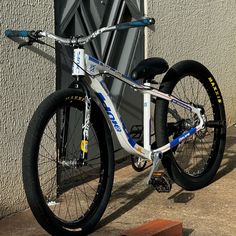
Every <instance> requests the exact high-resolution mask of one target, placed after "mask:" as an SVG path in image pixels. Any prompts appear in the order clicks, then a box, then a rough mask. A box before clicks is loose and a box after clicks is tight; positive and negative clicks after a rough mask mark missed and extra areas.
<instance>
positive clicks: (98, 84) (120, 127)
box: [91, 78, 151, 160]
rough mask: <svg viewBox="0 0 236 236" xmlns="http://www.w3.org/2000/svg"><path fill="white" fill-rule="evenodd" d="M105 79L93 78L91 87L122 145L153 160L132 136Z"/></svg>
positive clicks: (129, 150) (127, 149)
mask: <svg viewBox="0 0 236 236" xmlns="http://www.w3.org/2000/svg"><path fill="white" fill-rule="evenodd" d="M103 83H104V81H103V79H102V78H96V79H92V84H91V87H92V89H93V90H94V91H95V94H96V95H97V97H98V99H99V100H100V102H101V104H102V106H103V108H104V110H105V112H106V114H107V117H108V118H109V120H110V123H111V125H112V127H113V129H114V131H115V134H116V136H117V138H118V141H119V143H120V145H121V146H122V147H123V148H124V149H125V150H126V151H127V152H129V153H131V154H135V155H139V156H142V157H144V158H147V159H149V160H151V152H150V151H148V150H146V149H144V148H143V147H141V146H140V145H138V144H137V143H136V142H135V141H134V140H133V139H132V137H131V136H130V134H129V132H128V130H127V128H126V127H125V124H124V123H123V122H122V120H121V118H120V117H119V115H118V114H117V112H116V109H115V107H114V105H113V103H112V101H111V99H110V96H109V95H108V93H107V91H106V90H105V89H104V88H103Z"/></svg>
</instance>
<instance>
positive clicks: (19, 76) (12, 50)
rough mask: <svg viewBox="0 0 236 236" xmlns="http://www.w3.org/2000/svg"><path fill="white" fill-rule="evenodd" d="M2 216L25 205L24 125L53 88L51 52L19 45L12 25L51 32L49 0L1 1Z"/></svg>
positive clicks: (52, 54) (47, 49) (0, 113)
mask: <svg viewBox="0 0 236 236" xmlns="http://www.w3.org/2000/svg"><path fill="white" fill-rule="evenodd" d="M0 14H1V16H0V21H1V22H0V55H1V57H0V101H1V102H0V218H1V217H2V216H5V215H8V214H10V213H13V212H16V211H18V210H20V209H23V208H24V207H25V204H26V201H25V195H24V191H23V187H22V179H21V155H22V146H23V140H24V135H25V132H26V127H27V125H28V122H29V120H30V117H31V116H32V114H33V112H34V110H35V109H36V107H37V105H38V104H39V102H40V101H42V99H43V98H44V97H45V96H47V95H48V94H49V93H50V92H51V91H53V90H54V88H55V63H54V51H53V50H52V49H49V48H47V47H45V46H41V45H40V46H39V45H35V47H36V48H35V47H32V48H31V49H32V50H30V49H27V48H22V49H21V50H18V49H17V46H18V44H17V43H16V42H14V41H12V40H10V39H8V38H6V37H4V31H5V30H6V29H7V28H11V29H42V30H44V29H47V30H48V31H52V32H53V31H54V8H53V1H51V0H44V1H39V0H38V1H35V0H27V1H12V0H11V1H9V0H2V1H1V2H0Z"/></svg>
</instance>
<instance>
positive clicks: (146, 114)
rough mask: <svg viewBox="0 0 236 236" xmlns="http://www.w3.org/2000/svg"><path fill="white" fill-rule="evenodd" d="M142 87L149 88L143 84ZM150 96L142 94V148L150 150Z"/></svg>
mask: <svg viewBox="0 0 236 236" xmlns="http://www.w3.org/2000/svg"><path fill="white" fill-rule="evenodd" d="M144 86H148V87H149V86H150V83H148V82H145V83H144ZM150 143H151V95H150V94H148V93H144V95H143V147H144V148H145V149H146V150H148V151H150V150H151V144H150Z"/></svg>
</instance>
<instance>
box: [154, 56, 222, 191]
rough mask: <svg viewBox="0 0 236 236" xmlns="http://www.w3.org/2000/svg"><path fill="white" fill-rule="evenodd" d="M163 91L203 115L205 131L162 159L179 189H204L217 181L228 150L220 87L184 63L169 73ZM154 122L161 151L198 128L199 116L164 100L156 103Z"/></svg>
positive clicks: (191, 63) (198, 68)
mask: <svg viewBox="0 0 236 236" xmlns="http://www.w3.org/2000/svg"><path fill="white" fill-rule="evenodd" d="M160 90H161V91H162V92H165V93H167V94H171V95H173V96H175V97H177V98H178V99H180V100H182V101H185V102H187V103H190V104H192V105H193V106H195V107H198V108H201V109H202V111H203V114H204V115H203V117H204V120H205V128H204V129H202V130H200V131H198V132H197V133H196V134H194V135H193V136H191V137H190V138H189V139H187V140H185V141H184V142H182V143H181V144H179V145H178V146H176V147H174V148H173V149H172V150H170V151H168V152H167V153H165V154H164V157H163V165H164V167H165V168H166V169H167V170H168V173H169V175H170V177H171V178H172V179H173V180H174V181H175V182H176V183H177V184H178V185H180V186H181V187H183V188H185V189H187V190H196V189H200V188H203V187H205V186H207V185H208V184H209V183H210V181H212V179H213V178H214V176H215V174H216V172H217V170H218V168H219V166H220V163H221V160H222V157H223V153H224V148H225V139H226V125H225V110H224V104H223V99H222V95H221V93H220V90H219V87H218V85H217V83H216V81H215V79H214V77H213V76H212V74H211V73H210V72H209V71H208V69H207V68H206V67H204V66H203V65H202V64H200V63H198V62H195V61H182V62H179V63H177V64H176V65H174V66H173V67H172V68H171V69H170V70H169V71H168V72H167V74H166V76H165V77H164V79H163V81H162V83H161V86H160ZM155 121H156V125H155V126H156V140H157V145H158V147H161V146H163V145H165V144H167V143H168V142H170V141H171V140H172V139H174V138H176V137H178V136H179V135H181V134H182V133H183V132H185V131H187V130H189V129H190V128H191V127H196V125H197V124H198V123H197V122H198V119H197V117H196V115H194V114H193V113H191V112H189V111H187V110H185V109H183V108H182V107H180V106H178V105H176V104H174V103H171V102H168V101H166V100H162V99H157V102H156V111H155Z"/></svg>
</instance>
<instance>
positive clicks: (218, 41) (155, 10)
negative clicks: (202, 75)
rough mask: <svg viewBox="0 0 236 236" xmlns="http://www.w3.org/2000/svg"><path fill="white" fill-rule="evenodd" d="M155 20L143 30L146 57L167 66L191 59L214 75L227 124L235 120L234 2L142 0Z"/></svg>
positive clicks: (235, 2)
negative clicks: (165, 62) (150, 28)
mask: <svg viewBox="0 0 236 236" xmlns="http://www.w3.org/2000/svg"><path fill="white" fill-rule="evenodd" d="M145 4H146V9H145V12H146V15H147V16H150V17H154V18H155V19H156V24H155V29H154V31H152V30H149V29H148V30H146V56H149V57H150V56H158V57H163V58H165V59H166V60H167V61H168V63H169V64H170V65H173V64H174V63H176V62H178V61H180V60H184V59H194V60H198V61H200V62H202V63H203V64H204V65H206V66H207V67H208V69H209V70H210V71H211V72H212V73H213V75H214V76H215V78H216V80H217V82H218V84H219V86H220V89H221V91H222V93H223V97H224V102H225V107H226V115H227V121H228V125H230V124H233V123H235V122H236V11H235V9H236V1H233V0H227V1H223V0H218V1H216V0H198V1H189V0H178V1H173V0H165V1H159V0H146V3H145Z"/></svg>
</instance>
